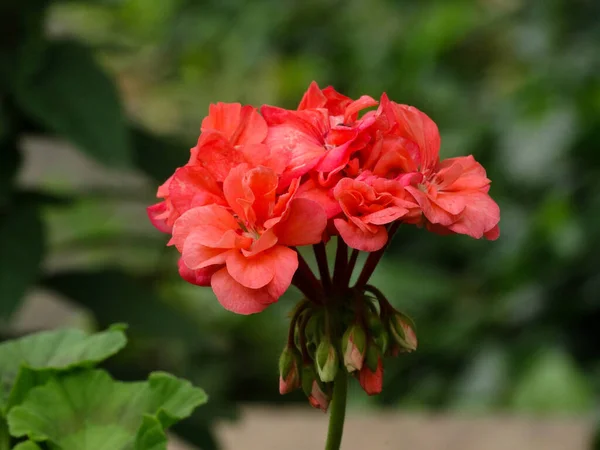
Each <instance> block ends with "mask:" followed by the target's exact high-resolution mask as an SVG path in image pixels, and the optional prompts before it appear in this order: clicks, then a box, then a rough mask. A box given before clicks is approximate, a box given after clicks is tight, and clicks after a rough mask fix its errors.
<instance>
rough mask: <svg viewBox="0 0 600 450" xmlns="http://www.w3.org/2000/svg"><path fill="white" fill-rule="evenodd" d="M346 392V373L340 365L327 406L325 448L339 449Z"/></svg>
mask: <svg viewBox="0 0 600 450" xmlns="http://www.w3.org/2000/svg"><path fill="white" fill-rule="evenodd" d="M347 394H348V373H347V372H346V370H344V368H343V367H340V368H339V370H338V373H337V376H336V378H335V381H334V382H333V398H332V399H331V405H330V406H329V430H328V431H327V444H326V445H325V450H339V448H340V445H341V444H342V434H343V432H344V419H345V418H346V396H347Z"/></svg>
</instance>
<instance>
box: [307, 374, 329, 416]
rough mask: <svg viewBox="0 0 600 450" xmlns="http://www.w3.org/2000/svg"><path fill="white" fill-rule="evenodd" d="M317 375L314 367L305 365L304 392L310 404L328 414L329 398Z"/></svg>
mask: <svg viewBox="0 0 600 450" xmlns="http://www.w3.org/2000/svg"><path fill="white" fill-rule="evenodd" d="M316 375H317V374H316V373H315V369H314V368H313V367H312V365H305V366H304V368H303V370H302V390H303V391H304V393H305V394H306V396H307V397H308V402H309V403H310V405H311V406H312V407H313V408H319V409H320V410H321V411H323V412H327V408H329V396H328V395H327V394H326V392H325V389H324V387H323V386H322V385H321V383H320V382H319V380H317V376H316Z"/></svg>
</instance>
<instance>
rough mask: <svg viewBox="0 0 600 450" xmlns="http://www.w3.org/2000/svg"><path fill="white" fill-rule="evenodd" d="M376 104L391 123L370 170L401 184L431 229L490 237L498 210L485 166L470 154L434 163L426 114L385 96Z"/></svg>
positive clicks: (433, 137) (436, 143)
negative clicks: (490, 191) (377, 156)
mask: <svg viewBox="0 0 600 450" xmlns="http://www.w3.org/2000/svg"><path fill="white" fill-rule="evenodd" d="M381 104H382V106H383V108H384V110H385V112H386V114H387V116H388V120H389V121H390V123H391V124H392V125H391V130H390V132H389V133H390V134H389V135H388V136H386V138H384V140H383V141H382V149H381V152H380V155H379V159H378V161H377V162H376V163H375V167H374V169H373V172H374V173H375V174H379V175H384V174H386V175H387V176H395V177H396V179H398V180H400V181H401V182H402V183H403V184H405V185H406V190H407V191H408V192H410V193H411V195H412V196H413V197H414V199H415V201H416V202H417V203H418V204H419V206H420V207H421V209H422V211H423V215H424V216H425V218H426V219H427V222H428V224H430V225H434V227H431V228H432V229H433V230H437V229H439V228H441V229H446V230H449V231H451V232H454V233H460V234H467V235H469V236H472V237H474V238H477V239H478V238H481V237H486V238H488V239H496V238H497V237H498V234H499V231H498V222H499V221H500V209H499V208H498V205H497V204H496V202H494V201H493V200H492V199H491V197H490V196H489V195H488V191H489V187H490V180H489V179H488V178H487V177H486V173H485V169H484V168H483V167H482V166H481V165H480V164H479V163H478V162H476V161H475V159H474V158H473V157H472V156H466V157H460V158H451V159H447V160H444V161H441V162H440V160H439V149H440V136H439V132H438V129H437V126H436V125H435V123H434V122H433V121H432V120H431V119H430V118H429V117H428V116H427V115H425V114H424V113H422V112H421V111H419V110H418V109H416V108H414V107H412V106H407V105H399V104H397V103H394V102H391V101H389V100H388V99H387V97H386V96H385V95H384V96H383V97H382V99H381Z"/></svg>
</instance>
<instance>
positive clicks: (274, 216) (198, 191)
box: [148, 82, 500, 314]
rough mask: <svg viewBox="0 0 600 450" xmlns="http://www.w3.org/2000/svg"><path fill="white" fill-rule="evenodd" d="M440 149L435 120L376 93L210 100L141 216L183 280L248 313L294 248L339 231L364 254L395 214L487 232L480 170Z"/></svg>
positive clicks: (445, 227)
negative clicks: (170, 248)
mask: <svg viewBox="0 0 600 450" xmlns="http://www.w3.org/2000/svg"><path fill="white" fill-rule="evenodd" d="M374 107H377V108H376V109H373V108H374ZM367 108H371V110H369V111H368V112H365V113H363V114H362V115H361V112H362V111H363V110H365V109H367ZM439 149H440V135H439V132H438V128H437V126H436V125H435V123H434V122H433V121H432V120H431V119H430V118H429V117H428V116H427V115H425V114H424V113H422V112H421V111H419V110H418V109H416V108H414V107H412V106H407V105H402V104H398V103H395V102H393V101H391V100H389V99H388V97H387V95H386V94H383V95H382V96H381V99H380V101H379V102H377V101H376V100H374V99H373V98H371V97H369V96H362V97H360V98H359V99H358V100H352V99H350V98H348V97H346V96H344V95H342V94H340V93H338V92H336V91H335V90H334V89H333V88H332V87H328V88H325V89H322V90H321V89H320V88H319V87H318V86H317V84H316V83H314V82H313V83H312V84H311V85H310V87H309V89H308V91H307V92H306V93H305V94H304V97H303V98H302V101H301V102H300V105H299V106H298V109H297V110H287V109H282V108H277V107H274V106H268V105H264V106H262V107H261V108H260V112H259V111H258V110H257V109H256V108H253V107H251V106H242V105H240V104H238V103H229V104H227V103H217V104H216V105H211V106H210V110H209V115H208V117H206V118H205V119H204V120H203V122H202V127H201V134H200V137H199V139H198V143H197V145H196V146H195V147H194V148H192V149H191V155H190V159H189V161H188V162H187V164H185V165H184V166H183V167H181V168H179V169H177V170H176V171H175V173H174V174H173V175H172V176H171V177H170V178H169V179H168V180H167V181H166V182H165V183H164V184H163V185H162V186H160V188H159V189H158V194H157V196H158V197H159V198H161V199H163V200H162V201H161V202H160V203H157V204H156V205H153V206H151V207H149V208H148V213H149V216H150V219H151V221H152V223H153V224H154V225H155V226H156V228H158V229H159V230H161V231H163V232H166V233H170V234H171V235H172V238H171V240H170V241H169V244H170V245H174V246H175V247H176V248H177V250H179V252H180V253H181V259H180V261H179V272H180V274H181V276H182V277H183V278H184V279H186V280H187V281H189V282H191V283H194V284H197V285H201V286H207V285H210V286H212V288H213V290H214V292H215V294H216V296H217V299H218V300H219V302H220V303H221V304H222V305H223V306H224V307H225V308H226V309H229V310H231V311H233V312H236V313H240V314H251V313H256V312H259V311H262V310H263V309H264V308H266V307H267V306H268V305H270V304H271V303H273V302H276V301H277V299H278V298H279V297H280V296H281V295H282V294H283V293H284V292H285V290H286V289H287V288H288V287H289V285H290V284H291V283H292V278H293V277H294V273H295V272H296V270H297V268H298V264H299V260H298V254H297V252H296V251H295V249H294V247H296V246H301V245H308V244H317V243H320V242H327V240H328V239H329V238H330V237H331V236H332V235H338V236H340V237H341V239H343V240H344V241H345V242H346V243H347V244H348V246H350V247H352V248H354V249H357V250H361V251H367V252H374V251H377V250H380V249H382V248H383V247H384V246H385V244H386V243H387V241H388V229H389V226H390V224H392V223H394V222H402V223H407V224H414V225H418V226H424V227H426V228H427V229H429V230H431V231H433V232H436V233H444V234H446V233H458V234H466V235H469V236H471V237H474V238H482V237H485V238H487V239H496V238H497V237H498V233H499V230H498V222H499V220H500V210H499V208H498V205H497V204H496V203H495V202H494V201H493V200H492V199H491V198H490V196H489V195H488V190H489V187H490V180H489V179H488V178H487V177H486V173H485V170H484V168H483V167H482V166H481V165H480V164H479V163H477V162H476V161H475V159H474V158H473V157H472V156H466V157H458V158H450V159H446V160H443V161H440V159H439Z"/></svg>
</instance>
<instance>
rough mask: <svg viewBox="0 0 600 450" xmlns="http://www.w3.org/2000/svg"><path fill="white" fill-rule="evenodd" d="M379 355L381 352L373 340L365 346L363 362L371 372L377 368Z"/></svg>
mask: <svg viewBox="0 0 600 450" xmlns="http://www.w3.org/2000/svg"><path fill="white" fill-rule="evenodd" d="M380 357H381V352H380V351H379V349H378V348H377V346H376V345H375V344H374V342H371V343H369V345H368V346H367V354H366V356H365V364H366V365H367V366H368V367H369V369H371V372H375V371H376V370H377V366H378V365H379V359H380Z"/></svg>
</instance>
